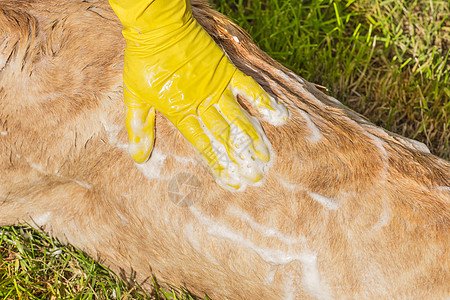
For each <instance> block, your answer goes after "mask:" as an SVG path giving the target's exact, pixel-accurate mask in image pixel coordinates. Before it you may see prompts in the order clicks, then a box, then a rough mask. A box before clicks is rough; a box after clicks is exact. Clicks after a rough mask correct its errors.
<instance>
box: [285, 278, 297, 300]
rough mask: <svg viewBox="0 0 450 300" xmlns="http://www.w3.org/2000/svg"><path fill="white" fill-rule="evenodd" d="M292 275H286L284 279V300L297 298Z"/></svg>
mask: <svg viewBox="0 0 450 300" xmlns="http://www.w3.org/2000/svg"><path fill="white" fill-rule="evenodd" d="M294 277H295V276H294V275H293V274H287V275H286V276H285V277H284V291H285V294H284V299H285V300H295V298H296V296H297V287H296V285H297V283H296V280H295V278H294Z"/></svg>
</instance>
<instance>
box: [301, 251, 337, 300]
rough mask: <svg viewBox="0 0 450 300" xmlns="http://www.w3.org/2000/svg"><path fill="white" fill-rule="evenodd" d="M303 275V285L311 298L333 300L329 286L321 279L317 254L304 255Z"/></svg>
mask: <svg viewBox="0 0 450 300" xmlns="http://www.w3.org/2000/svg"><path fill="white" fill-rule="evenodd" d="M302 275H303V276H302V285H303V287H304V288H305V290H306V291H307V292H308V293H309V294H310V295H311V296H313V297H316V298H318V299H330V298H331V297H330V292H329V287H328V285H327V284H325V283H324V282H322V280H321V279H320V275H319V268H318V266H317V255H316V254H313V253H310V254H304V255H303V260H302Z"/></svg>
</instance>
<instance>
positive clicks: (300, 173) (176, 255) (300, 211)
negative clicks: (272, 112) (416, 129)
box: [0, 0, 450, 299]
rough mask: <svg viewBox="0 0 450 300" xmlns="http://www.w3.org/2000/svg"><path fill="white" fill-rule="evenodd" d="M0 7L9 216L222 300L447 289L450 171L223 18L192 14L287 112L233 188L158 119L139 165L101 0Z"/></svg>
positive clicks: (3, 198) (2, 184)
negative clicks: (249, 179)
mask: <svg viewBox="0 0 450 300" xmlns="http://www.w3.org/2000/svg"><path fill="white" fill-rule="evenodd" d="M0 8H1V10H0V28H1V29H0V70H1V71H0V131H1V135H0V170H1V174H2V176H1V177H0V203H2V204H1V206H0V223H1V224H3V225H5V224H15V223H18V222H24V221H26V222H29V223H31V224H35V225H36V226H37V227H40V228H41V229H43V230H44V231H46V232H48V233H50V234H52V235H54V236H56V237H58V238H59V239H61V240H64V241H67V242H70V243H72V244H74V245H75V246H77V247H78V248H80V249H82V250H85V251H87V252H88V253H89V254H91V255H93V256H94V257H95V258H98V259H100V260H102V261H104V263H105V264H107V265H109V266H111V268H112V269H113V270H115V271H117V272H119V273H121V274H131V273H133V274H135V276H136V278H137V280H138V281H143V280H146V279H147V280H148V277H149V276H151V275H155V276H156V277H157V278H159V279H162V280H163V281H167V282H171V283H173V284H175V285H183V286H186V287H187V288H188V289H190V290H191V291H193V292H195V293H198V294H200V295H201V294H203V293H206V294H208V295H210V296H211V297H213V298H231V299H233V298H236V299H241V298H249V299H258V298H260V299H264V298H267V297H270V298H277V297H278V298H290V299H294V298H302V299H303V298H309V297H311V298H314V297H316V298H333V297H336V298H347V297H349V298H380V297H383V298H385V297H391V298H402V297H404V298H409V297H413V298H439V297H441V298H443V297H445V296H449V285H448V277H449V275H448V272H449V267H450V266H449V261H450V259H449V254H448V250H447V248H448V245H449V202H450V200H449V199H450V187H449V186H450V182H449V181H450V179H449V174H450V166H449V164H448V163H447V162H445V161H443V160H440V159H438V158H436V157H434V156H432V155H430V154H427V153H424V152H421V151H419V150H417V149H416V148H420V147H421V146H420V145H419V144H416V143H414V142H411V141H408V140H406V139H403V138H400V137H397V136H393V135H392V134H390V133H388V132H385V131H384V130H382V129H379V128H376V127H374V126H373V125H371V124H369V123H368V122H366V121H365V120H363V119H362V118H361V117H360V116H358V115H357V114H355V113H353V112H351V111H349V110H348V109H346V108H344V107H343V106H342V105H340V104H339V103H338V102H336V101H335V100H334V99H332V98H330V97H328V96H326V95H324V94H323V93H321V92H320V91H318V90H317V89H315V87H314V86H313V85H311V84H310V83H308V82H306V81H303V80H302V79H300V78H298V77H297V76H295V75H294V74H292V73H290V72H289V71H288V70H286V69H284V68H283V67H281V66H280V65H279V64H277V63H275V62H273V61H272V60H271V59H270V58H269V57H267V56H266V55H265V54H264V53H262V52H261V51H260V50H259V49H257V48H256V46H254V45H253V44H252V43H251V41H250V40H249V38H248V37H247V36H246V35H245V34H244V33H243V32H242V31H240V30H239V29H238V28H236V27H235V26H234V25H233V24H232V23H231V22H229V21H228V20H226V19H225V18H223V17H222V16H221V15H219V14H217V13H215V12H213V11H212V10H210V9H209V8H207V7H206V6H204V5H203V4H201V3H195V5H194V12H195V14H196V17H197V18H198V20H199V22H200V23H201V24H202V25H203V26H204V27H205V28H206V29H207V30H208V31H209V33H210V34H211V35H212V36H214V38H215V39H216V40H217V42H218V43H219V44H220V45H222V47H223V48H224V49H225V50H226V52H227V53H228V55H229V56H230V58H231V59H232V60H233V61H234V63H235V64H236V65H237V66H238V67H239V68H240V69H241V70H243V71H244V72H246V73H247V74H249V75H252V76H254V77H255V79H257V80H258V81H259V82H260V83H261V85H262V86H264V87H265V88H266V90H268V91H269V92H270V93H272V94H273V95H275V96H277V97H278V98H279V99H280V101H283V102H284V103H285V104H287V105H288V107H289V109H290V112H291V115H292V117H291V119H290V120H289V122H288V123H287V125H285V126H282V127H273V126H271V125H269V124H267V123H264V122H263V127H264V129H265V131H266V133H267V136H268V137H269V140H270V141H271V143H272V147H273V154H274V157H275V159H274V165H273V166H272V167H271V169H270V170H269V171H268V173H267V174H266V178H265V181H264V184H263V185H262V186H260V187H249V188H247V189H246V190H245V191H244V192H240V193H232V192H229V191H226V190H223V189H222V188H220V187H219V186H218V185H217V184H216V183H215V182H214V179H213V177H212V175H211V174H210V172H209V170H208V169H207V168H206V166H205V164H203V162H201V161H200V160H199V159H198V155H197V154H196V153H195V152H194V151H193V150H192V149H191V148H190V146H189V145H188V144H187V142H186V141H185V140H184V139H183V138H182V137H181V135H180V134H179V133H178V132H177V131H176V129H175V128H174V127H173V126H172V125H170V124H169V123H168V122H167V121H166V120H165V119H164V118H163V117H161V116H158V118H157V132H156V135H157V139H156V146H155V149H154V152H153V154H152V158H151V159H150V161H149V162H147V163H146V164H144V165H135V164H134V163H133V162H132V160H131V159H130V157H129V156H128V154H127V151H126V141H127V137H126V132H125V129H124V126H123V123H124V108H123V104H122V86H121V83H122V78H121V74H122V67H123V65H122V60H123V48H124V42H123V40H122V37H121V26H120V24H119V23H118V20H117V19H116V17H115V15H114V14H113V12H112V11H111V10H110V8H109V6H108V3H107V2H106V1H62V0H52V1H50V0H47V1H36V2H34V1H17V0H15V1H2V2H0ZM233 37H236V38H233ZM243 105H245V101H244V100H243ZM251 113H252V114H256V113H255V112H254V111H252V112H251ZM421 150H423V149H421ZM148 283H149V284H151V280H150V281H148ZM268 295H270V296H268Z"/></svg>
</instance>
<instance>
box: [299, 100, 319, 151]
mask: <svg viewBox="0 0 450 300" xmlns="http://www.w3.org/2000/svg"><path fill="white" fill-rule="evenodd" d="M298 111H299V113H300V114H301V115H302V117H303V119H305V122H306V126H308V128H309V130H310V135H309V137H308V140H309V141H310V142H311V143H317V142H318V141H320V140H321V139H322V138H323V135H322V133H321V132H320V130H319V128H317V126H316V124H314V122H313V121H312V120H311V118H310V117H309V114H307V113H306V112H305V111H304V110H302V109H300V108H298Z"/></svg>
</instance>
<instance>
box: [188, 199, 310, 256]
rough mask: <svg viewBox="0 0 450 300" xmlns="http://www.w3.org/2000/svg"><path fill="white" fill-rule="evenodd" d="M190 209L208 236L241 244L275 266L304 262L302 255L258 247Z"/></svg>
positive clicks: (191, 207)
mask: <svg viewBox="0 0 450 300" xmlns="http://www.w3.org/2000/svg"><path fill="white" fill-rule="evenodd" d="M189 209H190V211H191V212H192V214H193V215H194V216H195V217H196V218H197V219H198V220H199V221H200V222H201V223H202V224H203V225H204V226H205V227H206V232H207V233H208V234H210V235H212V236H215V237H218V238H223V239H227V240H229V241H232V242H235V243H237V244H240V245H241V246H243V247H245V248H248V249H251V250H253V251H254V252H256V254H258V255H259V256H260V257H261V258H262V259H263V260H264V261H265V262H266V263H269V264H274V265H285V264H289V263H291V262H293V261H295V260H298V261H302V260H303V255H302V254H296V253H287V252H284V251H281V250H278V249H270V248H261V247H258V246H257V245H255V244H254V243H253V242H252V241H250V240H248V239H246V238H244V237H243V236H242V235H240V234H239V233H236V232H234V231H233V230H231V229H230V228H228V227H227V226H225V225H223V224H220V223H218V222H216V221H214V220H212V219H210V218H208V217H206V216H204V215H203V214H202V213H201V212H200V211H199V210H198V209H196V208H195V207H194V206H190V207H189Z"/></svg>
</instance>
